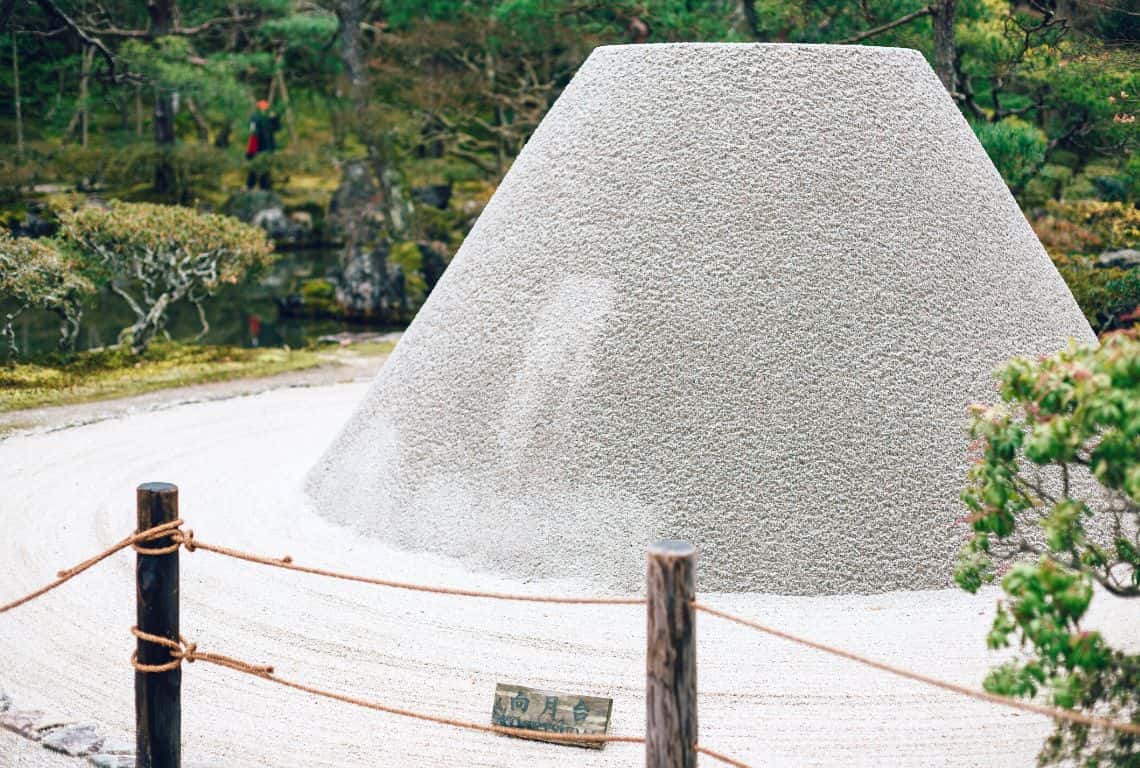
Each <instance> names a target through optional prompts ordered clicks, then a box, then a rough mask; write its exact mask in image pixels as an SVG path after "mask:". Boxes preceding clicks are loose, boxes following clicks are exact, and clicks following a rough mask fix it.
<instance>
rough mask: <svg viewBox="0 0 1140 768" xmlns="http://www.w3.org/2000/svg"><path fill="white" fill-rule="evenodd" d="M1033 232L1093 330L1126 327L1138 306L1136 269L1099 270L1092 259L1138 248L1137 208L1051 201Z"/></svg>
mask: <svg viewBox="0 0 1140 768" xmlns="http://www.w3.org/2000/svg"><path fill="white" fill-rule="evenodd" d="M1033 228H1034V230H1035V231H1036V232H1037V236H1038V237H1039V238H1040V239H1041V242H1042V244H1044V246H1045V248H1046V250H1048V251H1049V255H1050V256H1051V257H1052V259H1053V263H1054V264H1055V265H1056V266H1057V270H1058V271H1059V272H1060V273H1061V276H1062V277H1064V278H1065V282H1066V283H1067V284H1068V286H1069V290H1071V291H1072V292H1073V298H1075V299H1076V300H1077V304H1079V305H1080V307H1081V311H1083V312H1084V314H1085V317H1086V318H1088V321H1089V324H1090V325H1091V326H1092V327H1093V329H1094V330H1095V331H1097V332H1098V333H1099V332H1102V331H1106V330H1112V329H1113V328H1116V327H1120V326H1122V325H1126V324H1127V322H1128V321H1127V320H1125V318H1126V317H1127V316H1128V314H1129V313H1130V312H1132V311H1133V310H1135V309H1136V308H1137V307H1140V270H1138V269H1136V268H1131V269H1127V268H1121V267H1107V266H1103V265H1100V264H1098V262H1097V258H1098V256H1099V255H1100V253H1102V252H1103V251H1111V250H1117V249H1126V248H1136V247H1137V246H1140V210H1137V209H1136V207H1135V206H1133V205H1130V204H1125V203H1106V202H1098V201H1093V200H1087V201H1082V202H1078V203H1050V204H1049V205H1048V206H1047V208H1046V214H1045V215H1044V216H1042V217H1040V218H1038V219H1037V220H1036V221H1035V222H1034V224H1033Z"/></svg>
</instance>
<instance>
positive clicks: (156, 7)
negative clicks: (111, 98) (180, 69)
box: [146, 0, 177, 195]
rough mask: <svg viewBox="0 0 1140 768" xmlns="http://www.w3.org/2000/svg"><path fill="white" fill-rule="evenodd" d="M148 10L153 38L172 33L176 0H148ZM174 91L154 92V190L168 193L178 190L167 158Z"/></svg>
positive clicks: (172, 169)
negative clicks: (155, 152)
mask: <svg viewBox="0 0 1140 768" xmlns="http://www.w3.org/2000/svg"><path fill="white" fill-rule="evenodd" d="M146 12H147V15H148V16H149V17H150V38H151V39H152V40H153V39H154V38H157V37H163V36H164V35H168V34H170V30H171V29H172V28H173V26H174V17H175V0H147V4H146ZM175 111H176V101H175V94H174V92H173V91H171V90H169V89H166V88H163V87H162V86H161V85H159V86H158V87H157V88H156V89H155V94H154V143H155V146H157V148H158V149H159V153H158V159H157V161H156V162H155V166H154V191H155V192H157V193H158V194H160V195H168V194H170V193H172V192H174V191H175V187H176V186H177V180H176V179H175V173H174V164H173V162H171V160H170V158H169V157H168V153H169V150H170V149H172V148H173V147H174V113H175Z"/></svg>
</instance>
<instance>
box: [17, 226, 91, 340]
mask: <svg viewBox="0 0 1140 768" xmlns="http://www.w3.org/2000/svg"><path fill="white" fill-rule="evenodd" d="M94 292H95V286H94V284H93V283H92V282H91V281H90V280H89V279H87V277H85V276H84V275H83V274H82V273H81V271H80V269H79V268H78V264H77V263H76V261H75V259H73V258H71V257H70V256H69V255H68V254H67V253H65V252H63V251H61V249H60V248H59V247H58V246H57V244H56V243H55V242H53V241H50V240H33V239H31V238H26V237H12V236H11V235H10V234H9V233H8V232H7V231H4V230H0V302H2V303H4V304H7V305H9V306H10V307H11V308H10V309H9V310H8V311H7V312H5V313H4V315H3V317H2V318H0V321H2V324H0V336H2V337H3V338H4V339H5V340H6V341H7V347H8V355H9V357H10V358H14V357H15V356H16V355H17V354H18V353H19V349H18V348H17V346H16V334H15V332H14V331H13V328H12V321H13V320H15V318H16V317H17V316H18V315H19V314H20V313H21V312H24V311H25V310H27V309H32V308H35V309H46V310H49V311H52V312H55V313H57V314H58V315H59V316H60V340H59V345H60V348H61V349H63V350H73V349H74V348H75V339H76V337H77V335H78V333H79V323H80V320H81V319H82V317H83V302H84V300H85V299H86V298H87V297H88V296H90V295H91V294H92V293H94Z"/></svg>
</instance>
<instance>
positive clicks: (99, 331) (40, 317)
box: [15, 248, 382, 355]
mask: <svg viewBox="0 0 1140 768" xmlns="http://www.w3.org/2000/svg"><path fill="white" fill-rule="evenodd" d="M336 257H337V252H336V250H335V249H328V248H323V249H310V250H297V251H287V252H284V253H281V254H280V256H279V258H278V260H277V262H276V263H275V264H274V265H273V267H272V269H271V270H270V272H269V273H268V274H266V275H265V276H264V277H263V278H262V280H261V281H259V282H257V283H250V284H247V285H240V286H224V287H223V288H222V289H220V290H219V291H218V293H217V294H216V295H215V296H213V297H212V298H210V299H208V300H207V301H206V303H205V307H206V319H207V320H209V322H210V332H209V334H208V335H207V336H206V339H205V340H206V341H207V342H210V343H214V344H232V345H234V346H244V347H248V346H253V345H254V341H253V337H252V333H251V318H254V317H256V318H257V320H256V321H255V322H254V323H253V324H254V325H257V324H259V325H260V333H259V335H258V339H257V343H258V344H259V345H260V346H263V347H265V346H281V345H283V344H287V345H289V346H290V347H300V346H304V345H305V343H306V342H308V341H311V340H314V339H316V338H317V337H319V336H322V335H325V334H329V333H338V332H340V331H360V330H371V329H382V327H381V326H367V325H362V324H360V323H344V322H339V321H336V320H324V319H321V320H317V319H311V318H298V317H281V316H280V315H279V313H278V308H277V303H276V301H275V300H276V299H277V298H278V297H282V296H286V295H288V294H290V293H295V292H297V291H298V290H299V288H300V284H301V283H302V282H303V281H304V280H306V279H308V278H311V277H324V276H325V275H327V274H328V272H329V270H330V269H332V268H333V267H335V266H336ZM133 320H134V315H133V314H132V313H131V311H130V310H129V309H127V307H126V305H125V304H124V302H123V300H122V299H120V298H119V297H118V296H115V295H114V294H112V293H110V292H108V293H106V294H100V295H99V296H97V297H96V298H95V299H93V300H92V302H91V303H90V305H89V307H88V309H87V310H86V312H85V313H84V315H83V327H82V329H81V331H80V336H79V348H80V349H91V348H93V347H102V346H106V345H108V344H114V343H115V341H116V339H117V338H118V335H119V331H121V330H122V329H123V328H126V327H127V326H129V325H130V324H131V323H132V322H133ZM167 328H168V330H169V331H170V335H171V336H173V337H174V338H176V339H190V338H193V337H194V336H195V335H197V333H198V331H199V330H200V328H201V326H200V324H199V322H198V314H197V312H196V311H195V310H194V307H193V306H192V305H190V304H188V303H185V302H180V303H179V304H177V305H175V306H174V307H173V308H172V309H171V312H170V319H169V323H168V325H167ZM15 330H16V342H17V344H18V345H19V346H20V351H21V354H22V355H26V354H35V353H40V352H50V351H52V350H54V349H55V348H56V343H57V341H58V339H59V322H58V320H57V318H56V316H55V315H54V314H51V313H48V312H26V313H24V314H23V315H21V316H20V317H19V318H17V319H16V323H15Z"/></svg>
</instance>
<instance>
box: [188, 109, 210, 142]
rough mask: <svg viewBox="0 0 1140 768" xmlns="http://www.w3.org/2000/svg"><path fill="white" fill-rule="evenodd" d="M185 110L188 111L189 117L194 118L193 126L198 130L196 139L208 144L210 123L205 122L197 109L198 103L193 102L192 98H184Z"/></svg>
mask: <svg viewBox="0 0 1140 768" xmlns="http://www.w3.org/2000/svg"><path fill="white" fill-rule="evenodd" d="M186 110H187V111H188V112H189V113H190V117H191V118H192V119H193V120H194V127H195V128H196V129H197V130H198V141H199V142H201V143H202V144H209V143H210V124H209V123H207V122H206V118H205V117H203V116H202V113H201V112H199V111H198V105H197V104H195V103H194V99H191V98H187V99H186Z"/></svg>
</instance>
